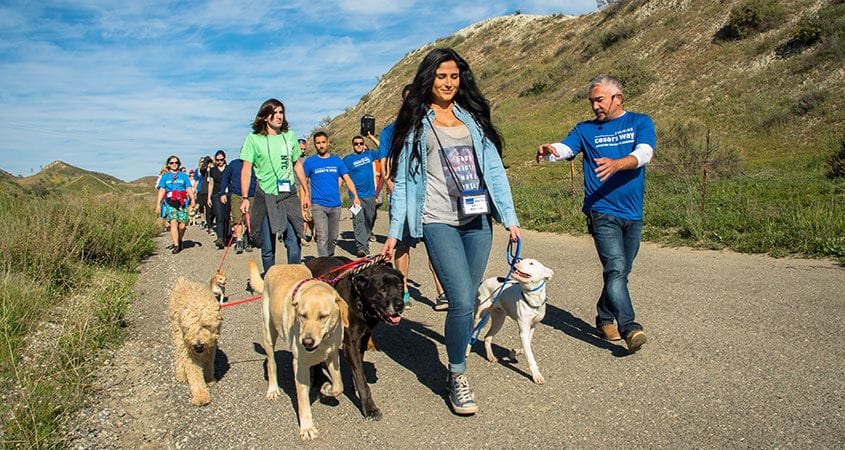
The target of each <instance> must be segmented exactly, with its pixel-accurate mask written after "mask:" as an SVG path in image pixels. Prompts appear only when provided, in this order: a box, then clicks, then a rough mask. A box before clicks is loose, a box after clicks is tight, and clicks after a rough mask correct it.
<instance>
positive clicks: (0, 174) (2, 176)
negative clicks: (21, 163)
mask: <svg viewBox="0 0 845 450" xmlns="http://www.w3.org/2000/svg"><path fill="white" fill-rule="evenodd" d="M17 178H18V177H16V176H14V175H12V174H10V173H9V172H6V171H5V170H3V169H0V180H15V179H17Z"/></svg>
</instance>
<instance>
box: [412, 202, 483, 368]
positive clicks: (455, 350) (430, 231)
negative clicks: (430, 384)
mask: <svg viewBox="0 0 845 450" xmlns="http://www.w3.org/2000/svg"><path fill="white" fill-rule="evenodd" d="M423 241H425V249H426V251H427V252H428V258H429V259H430V260H431V264H432V266H434V271H435V273H437V278H438V279H439V280H440V284H442V285H443V290H444V291H445V292H446V296H447V297H449V312H448V313H446V327H445V333H444V334H445V338H446V353H447V354H448V356H449V371H450V372H455V373H463V372H465V371H466V366H467V363H466V351H467V343H468V342H469V336H470V334H471V333H472V319H473V317H472V316H473V307H474V306H475V299H476V297H478V285H479V284H481V277H482V276H484V269H485V268H486V267H487V257H488V256H490V246H491V245H492V244H493V230H492V229H491V228H490V216H489V215H481V216H478V217H476V218H475V219H473V220H472V221H471V222H469V223H467V224H466V225H463V226H457V227H456V226H452V225H446V224H442V223H430V224H423Z"/></svg>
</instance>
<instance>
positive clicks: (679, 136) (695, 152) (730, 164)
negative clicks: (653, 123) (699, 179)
mask: <svg viewBox="0 0 845 450" xmlns="http://www.w3.org/2000/svg"><path fill="white" fill-rule="evenodd" d="M709 131H710V130H708V129H707V127H706V126H705V125H704V124H702V123H701V122H698V121H695V120H687V121H675V122H671V123H670V124H669V125H668V126H667V127H665V129H664V128H663V127H659V128H658V130H657V133H658V136H660V142H659V146H658V149H657V152H656V153H655V163H654V164H653V167H654V168H655V170H658V171H660V172H663V173H667V174H672V175H678V176H699V175H700V174H701V173H702V171H703V169H704V165H705V163H706V165H707V172H708V175H709V176H710V177H712V179H724V178H733V177H735V176H737V175H739V174H741V173H742V171H743V160H742V155H741V154H740V152H739V151H738V150H737V149H736V148H734V147H730V146H723V145H721V144H719V142H718V141H717V139H716V138H715V137H714V136H712V135H711V136H710V144H709V147H708V144H707V135H708V133H709Z"/></svg>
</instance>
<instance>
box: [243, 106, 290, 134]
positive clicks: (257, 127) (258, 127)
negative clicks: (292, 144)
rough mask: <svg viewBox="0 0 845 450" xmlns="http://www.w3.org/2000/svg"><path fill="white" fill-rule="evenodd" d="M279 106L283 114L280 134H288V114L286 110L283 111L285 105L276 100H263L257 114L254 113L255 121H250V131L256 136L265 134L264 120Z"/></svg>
mask: <svg viewBox="0 0 845 450" xmlns="http://www.w3.org/2000/svg"><path fill="white" fill-rule="evenodd" d="M279 106H281V107H282V112H283V113H284V114H285V115H284V117H283V118H282V133H287V132H288V114H287V110H286V109H285V105H284V104H283V103H282V102H280V101H278V100H276V99H275V98H269V99H267V100H264V103H262V104H261V107H260V108H258V112H257V113H255V120H253V121H252V131H254V132H255V133H256V134H267V121H265V120H264V119H266V118H267V116H269V115H270V114H273V111H275V110H276V108H278V107H279Z"/></svg>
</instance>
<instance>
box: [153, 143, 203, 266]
mask: <svg viewBox="0 0 845 450" xmlns="http://www.w3.org/2000/svg"><path fill="white" fill-rule="evenodd" d="M181 165H182V162H181V161H179V158H177V157H176V156H174V155H171V156H170V157H168V158H167V172H165V173H163V174H162V175H161V177H159V179H158V184H157V185H156V188H158V200H157V201H156V214H162V215H163V217H164V220H166V221H167V222H168V223H169V224H170V237H171V238H172V239H173V253H174V254H176V253H179V252H181V251H182V238H183V237H184V236H185V226H186V225H187V224H188V205H189V203H190V201H189V200H190V196H191V195H193V192H194V189H193V188H192V187H191V179H190V178H188V175H187V174H185V173H183V172H180V171H179V167H180V166H181Z"/></svg>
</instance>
